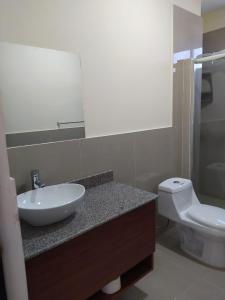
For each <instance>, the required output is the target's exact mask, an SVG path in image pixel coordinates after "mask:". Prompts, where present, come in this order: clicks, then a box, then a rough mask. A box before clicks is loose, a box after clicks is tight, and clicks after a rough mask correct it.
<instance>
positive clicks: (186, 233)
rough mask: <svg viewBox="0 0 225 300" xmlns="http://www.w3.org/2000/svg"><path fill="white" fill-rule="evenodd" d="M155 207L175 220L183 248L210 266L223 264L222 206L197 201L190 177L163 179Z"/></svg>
mask: <svg viewBox="0 0 225 300" xmlns="http://www.w3.org/2000/svg"><path fill="white" fill-rule="evenodd" d="M158 210H159V214H161V215H163V216H165V217H167V218H168V219H170V220H173V221H175V222H176V224H177V227H178V232H179V236H180V243H181V248H182V250H183V251H184V252H186V253H188V254H189V255H191V256H193V257H195V258H196V259H198V260H200V261H202V262H204V263H206V264H208V265H211V266H213V267H217V268H225V210H224V209H221V208H217V207H214V206H209V205H203V204H200V202H199V200H198V198H197V196H196V194H195V191H194V189H193V186H192V182H191V180H188V179H182V178H171V179H168V180H166V181H164V182H162V183H161V184H160V185H159V199H158Z"/></svg>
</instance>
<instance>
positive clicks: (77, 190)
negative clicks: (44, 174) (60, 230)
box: [17, 183, 85, 226]
mask: <svg viewBox="0 0 225 300" xmlns="http://www.w3.org/2000/svg"><path fill="white" fill-rule="evenodd" d="M84 194H85V187H84V186H82V185H80V184H72V183H68V184H58V185H53V186H47V187H44V188H40V189H37V190H33V191H29V192H26V193H24V194H20V195H18V196H17V204H18V208H19V215H20V218H21V219H23V220H25V221H26V222H28V223H30V224H31V225H33V226H44V225H50V224H53V223H56V222H59V221H62V220H64V219H66V218H67V217H69V216H70V215H72V214H74V213H75V211H76V208H77V207H78V205H79V204H80V202H81V201H82V199H83V197H84Z"/></svg>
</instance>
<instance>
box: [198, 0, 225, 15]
mask: <svg viewBox="0 0 225 300" xmlns="http://www.w3.org/2000/svg"><path fill="white" fill-rule="evenodd" d="M222 7H223V8H225V0H202V13H203V14H204V13H207V12H210V11H213V10H217V9H220V8H222Z"/></svg>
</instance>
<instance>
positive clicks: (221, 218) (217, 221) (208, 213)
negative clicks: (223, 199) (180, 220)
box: [187, 204, 225, 230]
mask: <svg viewBox="0 0 225 300" xmlns="http://www.w3.org/2000/svg"><path fill="white" fill-rule="evenodd" d="M187 215H188V216H189V217H190V218H191V219H192V220H193V221H195V222H197V223H199V224H202V225H205V226H207V227H211V228H214V229H220V230H225V210H224V209H222V208H219V207H214V206H210V205H203V204H199V205H194V206H192V207H191V208H190V209H188V211H187Z"/></svg>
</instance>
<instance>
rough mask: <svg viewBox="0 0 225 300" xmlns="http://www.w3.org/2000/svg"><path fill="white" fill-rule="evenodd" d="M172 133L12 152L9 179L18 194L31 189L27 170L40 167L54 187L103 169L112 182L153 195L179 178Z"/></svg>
mask: <svg viewBox="0 0 225 300" xmlns="http://www.w3.org/2000/svg"><path fill="white" fill-rule="evenodd" d="M174 139H175V134H174V129H173V128H163V129H156V130H149V131H143V132H135V133H128V134H122V135H114V136H106V137H99V138H89V139H80V140H71V141H64V142H57V143H50V144H42V145H33V146H26V147H17V148H10V149H9V150H8V155H9V162H10V171H11V176H12V177H14V178H15V179H16V184H17V189H18V192H21V191H23V190H27V189H30V188H31V180H30V171H31V170H32V169H35V168H38V169H39V170H40V172H41V177H42V179H43V181H44V182H45V183H46V184H55V183H61V182H65V181H69V180H71V179H76V178H79V177H84V176H87V175H92V174H96V173H99V172H102V171H105V170H113V171H114V177H115V180H116V181H119V182H124V183H128V184H131V185H134V186H137V187H140V188H143V189H146V190H148V191H154V190H155V189H156V188H157V185H158V183H160V181H162V180H163V179H165V178H168V177H171V176H175V175H176V174H177V168H178V166H177V163H178V162H177V144H176V142H175V140H174Z"/></svg>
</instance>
